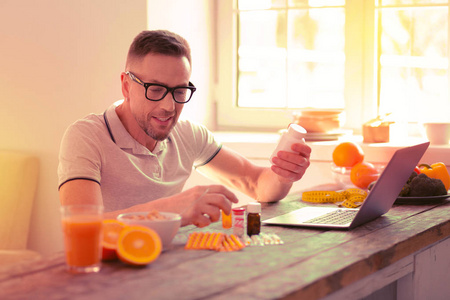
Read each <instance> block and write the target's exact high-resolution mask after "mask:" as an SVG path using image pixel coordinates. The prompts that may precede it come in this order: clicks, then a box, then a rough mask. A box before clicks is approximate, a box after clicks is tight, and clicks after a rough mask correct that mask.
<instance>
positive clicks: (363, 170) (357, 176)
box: [350, 162, 380, 189]
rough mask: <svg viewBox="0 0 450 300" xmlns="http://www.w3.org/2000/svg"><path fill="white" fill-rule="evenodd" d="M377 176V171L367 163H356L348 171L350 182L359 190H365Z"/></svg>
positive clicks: (378, 174)
mask: <svg viewBox="0 0 450 300" xmlns="http://www.w3.org/2000/svg"><path fill="white" fill-rule="evenodd" d="M379 176H380V173H379V172H378V170H377V169H376V168H375V166H374V165H373V164H371V163H369V162H360V163H357V164H356V165H354V166H353V167H352V170H351V171H350V180H351V181H352V183H353V184H354V185H356V186H357V187H359V188H361V189H367V187H368V186H369V184H370V183H372V182H374V181H376V180H377V179H378V177H379Z"/></svg>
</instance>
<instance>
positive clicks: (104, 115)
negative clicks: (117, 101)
mask: <svg viewBox="0 0 450 300" xmlns="http://www.w3.org/2000/svg"><path fill="white" fill-rule="evenodd" d="M103 119H104V120H105V125H106V129H108V132H109V136H110V137H111V139H112V141H113V142H114V144H116V140H115V139H114V136H113V134H112V131H111V126H109V121H108V118H107V117H106V111H105V112H104V113H103Z"/></svg>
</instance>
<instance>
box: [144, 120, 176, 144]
mask: <svg viewBox="0 0 450 300" xmlns="http://www.w3.org/2000/svg"><path fill="white" fill-rule="evenodd" d="M170 115H171V116H172V119H171V124H170V125H169V126H168V127H165V128H164V129H161V130H158V129H157V128H155V127H154V126H152V124H151V119H152V117H151V116H149V117H148V118H142V119H139V120H138V124H139V126H140V127H141V128H142V130H143V131H144V132H145V133H146V134H147V135H148V136H149V137H151V138H152V139H154V140H155V141H163V140H165V139H166V138H167V137H168V136H169V134H170V132H171V131H172V129H173V127H174V126H175V124H176V119H175V116H174V114H170Z"/></svg>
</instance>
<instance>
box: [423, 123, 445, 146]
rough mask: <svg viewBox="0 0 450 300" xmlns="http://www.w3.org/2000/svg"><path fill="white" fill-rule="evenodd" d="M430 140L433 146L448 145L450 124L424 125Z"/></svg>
mask: <svg viewBox="0 0 450 300" xmlns="http://www.w3.org/2000/svg"><path fill="white" fill-rule="evenodd" d="M423 126H424V127H425V132H426V135H427V138H428V140H429V141H430V143H431V144H433V145H448V143H449V140H450V123H423Z"/></svg>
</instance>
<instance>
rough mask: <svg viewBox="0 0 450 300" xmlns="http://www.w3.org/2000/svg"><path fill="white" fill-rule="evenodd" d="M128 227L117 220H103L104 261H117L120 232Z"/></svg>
mask: <svg viewBox="0 0 450 300" xmlns="http://www.w3.org/2000/svg"><path fill="white" fill-rule="evenodd" d="M125 226H127V225H126V224H125V223H123V222H121V221H118V220H115V219H106V220H103V238H102V259H103V260H115V259H117V253H116V250H117V241H118V239H119V235H120V232H121V231H122V229H123V228H125Z"/></svg>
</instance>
